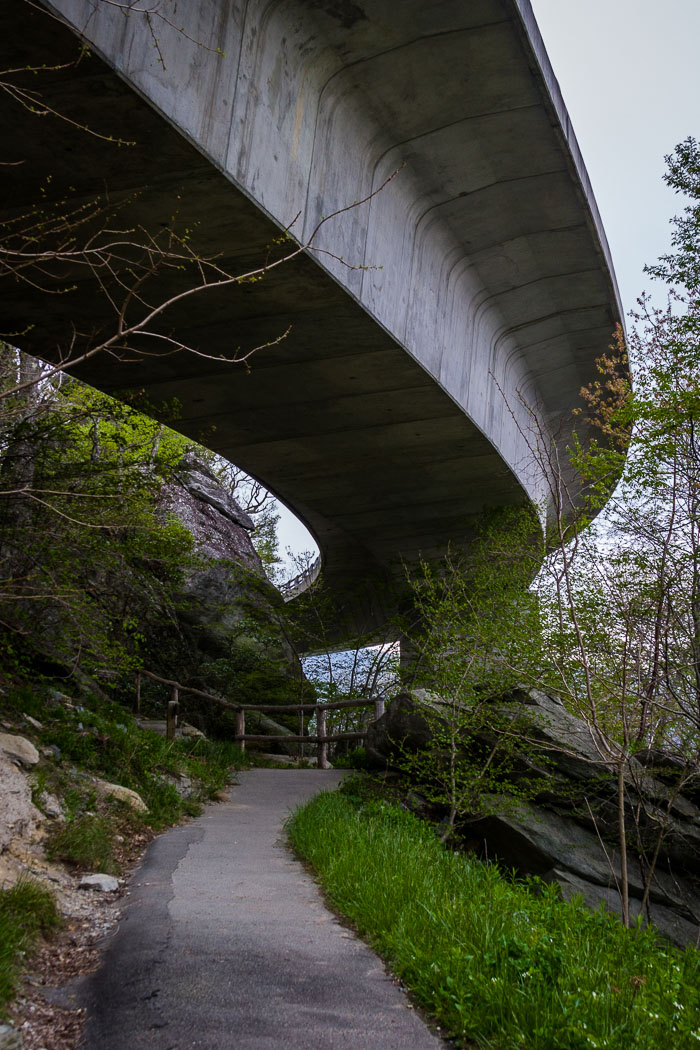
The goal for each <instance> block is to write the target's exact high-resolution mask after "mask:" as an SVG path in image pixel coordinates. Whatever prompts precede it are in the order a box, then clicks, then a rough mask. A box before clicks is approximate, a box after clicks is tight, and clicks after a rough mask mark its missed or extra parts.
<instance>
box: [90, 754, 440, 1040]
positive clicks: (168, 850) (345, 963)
mask: <svg viewBox="0 0 700 1050" xmlns="http://www.w3.org/2000/svg"><path fill="white" fill-rule="evenodd" d="M340 779H341V774H339V773H336V772H335V771H327V772H326V771H321V770H273V769H255V770H250V771H249V772H246V773H243V774H241V776H240V780H241V784H240V787H235V788H234V789H233V792H232V795H231V800H230V802H228V803H224V804H222V805H218V806H210V807H208V808H207V810H206V812H205V814H204V815H203V816H202V817H200V818H199V819H198V820H197V821H195V822H193V823H192V824H189V825H186V826H184V827H180V828H176V829H174V830H173V831H171V832H169V833H168V834H166V835H162V836H161V837H160V838H158V839H156V840H155V842H154V843H153V844H152V845H151V847H150V848H149V850H148V853H147V854H146V859H145V861H144V863H143V865H142V866H141V867H140V868H139V870H138V871H137V873H136V875H135V877H134V879H133V880H132V884H131V897H130V900H129V904H128V906H127V908H126V910H125V914H124V917H123V920H122V922H121V924H120V926H119V929H118V931H117V933H116V934H115V936H114V937H113V939H112V940H111V942H110V944H109V947H108V949H107V951H106V954H105V960H104V963H103V966H102V968H101V969H100V970H99V971H98V973H97V974H95V975H94V977H93V978H92V979H91V981H90V984H89V1005H88V1017H89V1020H88V1031H87V1042H86V1047H87V1050H146V1048H147V1050H185V1048H187V1047H203V1048H206V1050H439V1048H441V1047H442V1045H443V1044H442V1043H441V1041H440V1040H439V1039H438V1038H437V1037H436V1036H434V1035H432V1034H431V1033H430V1032H429V1030H428V1029H427V1027H426V1026H425V1025H424V1023H423V1022H422V1021H421V1019H420V1018H419V1017H418V1016H417V1015H416V1013H415V1011H413V1010H411V1009H410V1008H409V1006H408V1002H407V999H406V997H405V996H404V995H403V993H402V992H401V991H400V989H399V988H398V987H397V986H396V985H395V984H393V983H392V981H391V979H390V978H389V977H388V976H387V974H386V972H385V970H384V968H383V966H382V963H381V961H380V960H379V959H378V958H377V957H376V956H375V955H374V954H373V953H372V952H371V951H370V950H369V949H368V948H367V947H366V946H365V945H364V944H362V943H361V942H360V941H359V940H358V939H357V938H356V937H355V936H354V935H353V934H352V933H350V932H349V931H348V930H346V929H345V928H344V927H343V926H341V925H340V923H338V922H337V921H336V919H335V918H334V917H333V915H332V914H331V913H330V912H329V911H328V910H327V909H326V908H325V906H324V905H323V903H322V901H321V898H320V896H319V893H318V891H317V889H316V887H315V885H314V883H313V881H312V879H311V878H310V877H309V876H308V875H307V874H306V873H305V871H304V869H303V868H302V866H301V865H300V864H299V863H298V862H297V861H296V860H294V858H293V857H292V856H291V855H290V853H289V852H288V851H287V850H286V848H285V847H284V844H283V842H282V841H281V836H282V821H283V820H284V818H285V816H286V814H287V813H288V811H289V810H290V809H293V808H295V807H296V806H297V805H299V804H300V803H301V802H303V801H305V800H306V799H308V798H310V797H311V796H312V795H314V794H316V792H318V791H319V790H323V789H327V788H334V787H336V786H337V784H338V783H339V781H340Z"/></svg>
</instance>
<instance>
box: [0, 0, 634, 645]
mask: <svg viewBox="0 0 700 1050" xmlns="http://www.w3.org/2000/svg"><path fill="white" fill-rule="evenodd" d="M127 6H129V5H127ZM178 6H179V7H180V8H181V11H179V12H178V11H177V8H178ZM141 7H144V8H145V7H148V8H150V9H151V10H152V11H156V13H155V14H151V15H150V16H149V17H148V18H147V17H146V16H144V15H140V14H139V13H138V11H137V10H136V8H141ZM190 7H194V8H196V11H191V10H189V9H190ZM51 10H52V12H53V13H52V14H50V15H49V14H46V13H44V12H42V11H41V10H39V9H37V8H36V7H35V6H33V5H30V4H28V3H25V2H17V3H15V4H12V5H4V6H3V8H2V12H1V13H0V29H1V31H2V36H1V39H0V50H2V56H1V57H0V64H1V68H2V69H3V70H6V69H17V68H22V67H25V66H30V67H39V66H42V65H45V66H46V67H47V68H46V69H44V70H42V71H40V72H39V73H38V74H34V73H32V72H28V73H26V74H25V75H24V79H22V75H21V74H20V75H19V77H18V76H15V78H14V82H15V83H19V84H22V85H24V86H26V87H27V88H29V89H32V90H35V91H37V92H39V94H40V101H39V102H38V104H39V108H41V106H42V105H46V106H50V107H51V109H52V110H55V111H57V112H58V113H59V114H61V118H68V119H67V120H66V119H61V118H59V117H57V116H50V115H49V116H37V115H33V114H31V113H30V112H28V110H27V108H26V107H24V106H23V105H21V104H20V102H19V101H17V100H16V99H12V98H8V97H6V100H5V101H4V102H3V105H2V114H1V119H2V136H3V142H4V144H5V151H4V153H5V156H4V159H5V160H6V161H9V162H13V163H15V162H16V163H15V166H10V167H3V169H2V173H1V180H2V192H1V194H0V219H1V220H2V221H3V222H4V223H5V224H6V225H5V231H6V232H7V231H8V230H11V227H10V226H8V225H7V224H11V223H16V224H17V225H16V228H17V229H20V228H23V227H26V226H27V225H28V223H27V220H26V219H24V218H23V217H24V216H27V215H29V214H30V213H32V211H33V210H35V209H36V208H37V207H39V208H42V209H48V212H47V211H45V212H44V214H45V215H46V214H49V213H50V214H52V215H53V216H55V215H57V214H61V213H63V214H64V215H66V214H68V213H73V214H75V212H76V209H79V208H81V207H83V206H85V205H87V204H88V202H89V201H91V200H93V199H95V198H97V197H99V196H100V195H105V194H106V195H107V196H108V198H109V201H110V202H112V203H113V204H114V205H121V209H120V210H119V211H117V212H116V215H115V217H114V219H110V220H109V224H110V225H111V226H112V227H113V228H114V229H121V230H124V229H131V230H136V229H137V228H138V227H143V228H144V229H146V230H149V231H151V232H152V233H153V234H156V235H162V234H163V231H167V230H168V229H169V228H175V229H177V230H179V231H183V230H185V229H186V228H188V229H190V230H191V231H192V232H191V241H190V242H189V243H190V244H192V245H194V246H195V248H196V251H197V252H198V253H199V254H200V255H201V256H204V257H214V256H216V257H217V261H218V264H219V265H220V266H221V267H222V268H223V269H225V270H226V271H227V272H229V273H232V274H238V273H242V272H246V271H247V270H250V269H252V268H255V267H257V266H259V265H260V264H261V263H262V262H263V261H264V260H265V258H267V257H268V256H267V255H266V247H265V246H266V245H269V244H270V243H271V242H272V240H273V239H274V238H275V237H277V236H278V235H279V232H280V230H281V229H282V228H284V227H285V226H286V225H287V224H288V223H289V222H290V221H291V220H292V219H293V218H294V216H295V215H296V214H297V213H298V212H300V213H301V214H300V216H299V218H298V220H297V223H296V224H295V226H294V232H295V233H296V234H297V236H298V237H299V238H301V239H302V240H304V239H305V238H308V236H309V234H310V231H311V230H312V229H313V227H314V226H315V224H316V223H317V222H318V220H319V219H320V218H321V216H324V215H328V214H329V213H330V212H332V211H333V210H334V209H336V208H339V207H343V206H347V205H351V204H352V203H353V201H356V200H361V199H363V198H365V197H367V196H368V194H372V193H376V195H375V196H373V197H372V199H371V201H370V202H368V203H366V204H363V205H360V206H358V207H357V208H353V209H351V210H350V211H349V212H346V213H344V214H343V215H341V216H339V217H338V218H336V219H334V220H332V221H330V222H328V223H327V224H326V225H325V226H323V228H322V230H321V232H320V234H319V236H318V237H317V238H316V240H315V241H314V245H313V246H312V249H311V250H310V251H308V252H306V253H304V254H302V255H300V256H299V257H298V258H296V259H295V260H294V261H293V262H290V263H288V264H285V265H283V266H281V267H279V268H277V269H275V270H273V271H271V272H270V273H269V274H268V275H267V276H266V277H265V278H264V279H263V280H262V281H259V282H256V283H243V284H240V285H238V284H233V285H227V286H226V287H224V288H219V289H216V288H213V289H210V290H207V291H204V292H201V293H199V294H197V295H196V296H190V297H186V298H184V299H182V300H180V301H179V302H175V303H173V305H172V306H171V307H170V308H168V310H167V311H165V313H164V314H163V315H161V316H159V317H158V318H156V319H154V320H153V322H151V323H150V324H149V325H148V327H147V332H148V334H147V335H143V334H142V335H140V336H138V337H133V338H131V339H130V340H129V346H130V350H129V352H121V353H120V352H118V349H117V352H115V353H112V354H107V353H101V354H98V355H96V356H94V357H92V358H91V359H90V360H88V361H86V362H85V363H84V364H82V365H80V366H79V367H78V368H76V369H75V374H76V375H78V376H79V378H81V379H83V380H85V381H87V382H88V383H91V384H93V385H94V386H96V387H99V388H100V389H102V390H105V391H107V392H112V393H119V392H120V391H123V390H128V389H132V390H133V389H139V390H144V391H145V392H146V394H147V397H148V399H149V401H150V402H151V404H152V405H153V406H154V407H155V411H156V412H158V411H160V407H159V406H161V405H163V404H165V403H168V402H171V401H172V399H177V401H178V402H179V405H180V410H179V411H180V416H179V419H178V420H177V421H176V422H175V424H174V425H175V426H176V427H177V428H178V429H180V430H181V431H182V432H184V433H186V434H188V435H190V436H192V437H193V438H196V439H198V440H202V441H203V442H204V443H205V444H207V445H208V446H209V447H210V448H212V449H214V450H215V451H217V452H219V453H221V454H222V455H224V456H226V457H227V458H228V459H230V460H232V461H234V462H235V463H237V464H239V465H240V466H241V467H243V468H244V469H245V470H246V471H248V472H249V473H250V474H252V475H254V476H255V477H257V478H259V479H260V480H261V481H262V482H263V483H264V484H265V485H266V486H267V487H268V488H270V489H271V490H272V491H273V492H275V493H276V494H277V495H278V496H279V497H280V498H281V499H282V500H283V501H284V502H285V503H286V504H287V505H288V506H289V507H290V508H291V509H292V510H294V512H295V513H297V514H298V515H299V516H300V517H301V518H302V519H303V520H304V522H305V523H306V524H307V526H308V527H309V528H310V530H311V531H312V532H313V534H314V535H315V537H316V539H317V541H318V543H319V546H320V549H321V552H322V557H323V564H324V579H325V581H326V585H327V586H328V587H329V588H330V589H331V591H332V592H334V593H336V594H337V595H342V594H343V593H347V592H348V591H349V590H350V589H352V592H353V594H357V593H358V589H359V592H361V595H362V597H361V599H360V600H359V601H358V602H356V603H355V604H354V605H353V610H354V611H353V612H352V614H349V621H350V622H345V623H344V624H339V627H338V641H339V642H340V641H342V640H343V638H344V637H349V636H350V635H351V634H352V633H354V632H356V631H364V630H367V629H369V630H373V631H375V632H376V634H377V636H380V635H381V634H382V632H383V631H384V627H383V626H382V625H383V623H384V621H385V617H386V615H387V614H388V613H391V612H392V611H393V609H394V608H395V607H396V604H397V603H398V602H400V600H401V590H402V587H401V585H399V586H398V590H397V593H395V594H394V596H393V597H392V598H391V599H390V600H389V599H387V598H386V597H385V596H384V592H383V587H384V585H385V584H386V582H387V581H389V580H391V579H393V580H394V581H396V579H400V576H401V573H400V569H399V568H397V567H398V566H400V562H401V559H407V560H409V561H410V560H412V559H415V558H416V557H417V556H418V555H421V554H422V555H423V556H425V557H428V558H430V557H434V556H437V555H439V554H440V553H441V552H443V551H444V550H445V549H446V547H447V546H448V545H449V544H456V545H459V544H461V543H464V542H468V537H469V531H470V521H472V520H473V516H474V515H475V514H477V513H478V512H479V511H481V510H482V509H483V508H484V507H488V506H496V505H504V504H519V503H524V502H526V501H528V500H540V499H542V498H543V496H544V494H545V490H544V487H543V484H542V479H541V477H539V476H538V473H537V470H536V468H535V467H533V464H532V463H531V462H530V461H529V459H528V456H527V451H526V447H525V443H524V442H523V440H522V429H523V428H524V427H527V423H528V414H529V412H530V411H536V412H537V413H538V419H539V420H540V424H541V425H542V426H543V427H544V428H545V429H546V430H548V431H549V432H550V433H551V434H552V435H553V436H554V439H555V440H556V441H559V442H560V443H565V442H566V440H567V436H568V434H569V433H570V412H571V409H572V408H573V407H574V405H575V403H576V400H577V397H578V392H579V390H580V387H581V386H582V384H584V383H586V382H588V381H590V380H591V379H592V378H593V377H594V375H595V366H594V361H595V358H596V357H597V356H599V355H600V354H601V353H602V352H604V351H605V349H606V348H607V346H608V344H609V342H610V338H611V334H612V332H613V329H614V326H615V324H616V322H617V321H618V320H619V319H620V316H621V314H620V307H619V302H618V298H617V293H616V289H615V282H614V277H613V274H612V269H611V266H610V262H609V258H608V254H607V247H606V244H605V239H604V235H603V233H602V230H601V227H600V223H599V219H598V217H597V212H596V209H595V204H594V202H593V198H592V195H591V193H590V190H589V187H588V184H587V180H586V176H585V171H584V169H583V165H582V163H581V161H580V157H579V155H578V150H577V147H576V144H575V140H574V139H573V136H572V133H571V131H570V128H569V126H568V121H567V118H566V113H565V110H564V108H563V105H562V103H561V99H560V97H559V94H558V88H557V86H556V82H555V81H554V78H553V76H552V74H551V70H550V69H549V66H548V63H547V60H546V56H545V55H544V51H543V49H542V46H541V41H540V39H539V36H538V33H537V30H536V26H535V24H534V20H533V19H532V14H531V12H530V10H529V5H528V4H527V3H526V2H525V0H518V2H516V0H474V2H471V3H469V4H465V3H463V2H458V0H445V2H441V3H437V4H425V3H424V2H422V3H414V2H413V0H407V2H405V3H402V4H396V3H395V0H394V2H390V0H367V2H364V3H362V2H360V3H358V4H355V3H351V2H349V0H307V2H303V0H296V2H293V0H286V2H272V3H269V2H268V3H266V2H263V0H259V2H253V0H248V2H247V3H244V2H242V0H241V2H240V3H236V2H233V0H203V2H201V3H198V4H196V5H182V4H180V5H178V4H177V3H166V2H165V0H164V2H163V3H161V4H155V5H153V4H148V5H145V4H143V5H142V4H138V5H136V7H135V8H134V10H133V11H132V13H131V15H130V16H129V17H125V12H124V10H123V9H120V8H118V7H113V6H109V5H105V4H104V3H102V2H101V0H97V3H93V2H87V0H64V2H60V3H59V2H56V3H55V4H54V5H53V6H52V8H51ZM57 13H58V14H59V15H60V17H59V19H58V20H57V19H56V17H54V15H56V14H57ZM161 15H165V16H167V17H166V18H165V19H163V18H161ZM63 18H65V19H66V20H67V21H68V22H69V23H70V24H71V26H72V28H69V27H67V26H66V25H65V24H64V23H63ZM183 22H184V32H183V31H182V29H181V27H182V26H183ZM76 31H78V33H82V34H83V35H84V37H85V38H86V39H87V40H89V41H90V42H91V51H92V53H91V55H90V56H89V57H88V56H84V57H83V58H82V59H81V60H80V61H79V62H76V61H75V60H76V55H77V47H78V45H77V38H76ZM220 52H223V54H221V53H220ZM57 67H62V68H57ZM86 128H89V129H91V131H96V132H99V133H101V134H102V135H105V136H107V137H108V138H109V141H107V140H105V139H103V138H99V137H96V136H95V135H94V134H91V133H90V132H88V131H87V130H86ZM119 139H122V140H125V141H126V142H129V143H133V144H131V145H121V146H119V145H117V144H115V140H119ZM397 169H400V170H399V171H398V174H397V175H396V176H395V178H393V179H392V180H391V181H390V183H389V184H388V185H387V186H386V187H385V188H384V189H379V187H380V186H381V185H382V184H383V183H384V181H385V179H386V178H387V177H388V176H389V175H390V174H391V172H393V171H394V170H397ZM377 191H378V192H377ZM52 202H54V203H53V204H52ZM55 202H58V204H57V205H56V203H55ZM52 208H53V211H52V210H51V209H52ZM35 214H36V215H38V213H36V212H35ZM99 226H100V223H99V222H97V221H93V222H92V225H90V224H89V223H88V224H86V226H85V229H86V230H92V231H93V232H95V233H96V235H98V236H104V231H102V232H99V230H98V227H99ZM82 233H83V231H82V230H81V229H80V228H79V229H78V230H77V231H76V236H77V237H78V238H80V237H81V236H82ZM139 236H140V235H137V234H132V235H131V239H132V240H138V237H139ZM115 239H118V237H116V238H115ZM58 240H60V236H59V235H56V238H55V241H56V243H57V242H58ZM314 249H316V250H314ZM280 250H284V249H279V248H273V249H272V256H270V257H272V258H276V257H277V256H276V254H275V253H278V252H279V251H280ZM320 250H323V251H325V252H328V253H330V254H322V253H321V251H320ZM131 251H132V249H129V250H127V251H126V252H125V255H126V256H127V257H129V253H130V252H131ZM341 256H342V259H343V261H342V262H341V261H340V257H341ZM142 258H143V257H142V256H141V259H142ZM346 263H350V264H353V265H355V266H357V267H358V268H356V269H349V268H348V267H347V265H346ZM44 270H45V273H44V275H43V276H42V278H41V280H38V281H37V280H32V281H25V280H22V279H21V276H20V278H17V277H15V278H13V277H11V276H10V277H8V276H5V277H4V279H3V281H2V282H0V296H1V303H2V306H1V309H2V318H3V320H2V329H3V332H4V333H5V337H6V338H7V337H11V338H12V341H13V342H15V343H16V344H17V345H20V346H21V347H22V349H24V350H26V351H28V352H29V353H32V354H35V355H37V356H40V357H43V358H46V359H48V360H54V361H55V360H59V359H63V357H64V356H65V355H66V354H71V353H83V352H84V351H85V350H89V349H90V348H91V347H94V346H97V345H98V344H99V343H100V342H101V341H103V340H104V339H106V338H108V337H109V336H111V335H113V334H114V332H115V331H116V327H115V325H116V319H117V316H118V315H119V313H120V311H121V310H122V308H124V314H123V316H126V318H127V321H129V322H132V323H133V321H134V320H137V319H138V318H139V317H141V316H142V314H143V313H144V312H145V311H146V307H144V306H143V304H142V303H141V302H139V300H138V298H131V299H130V300H129V302H128V304H126V296H125V294H124V292H123V290H122V291H120V286H119V280H121V281H122V284H123V283H124V282H126V283H128V278H127V277H126V276H125V269H124V266H120V265H116V266H115V271H116V272H115V273H113V274H109V273H107V272H106V271H103V272H102V274H100V273H99V272H98V273H95V272H94V271H93V270H91V269H89V268H88V267H86V266H84V265H75V266H72V267H71V266H67V267H65V266H64V267H63V268H61V266H59V265H58V264H54V263H53V262H52V261H51V260H47V261H46V263H45V266H44ZM100 277H102V281H100V279H99V278H100ZM191 280H192V271H191V269H190V270H186V271H185V272H183V271H182V270H180V269H178V268H175V267H170V266H164V267H163V266H162V267H161V269H160V270H159V272H158V273H157V274H155V275H154V276H153V277H152V278H150V279H149V280H148V281H147V282H146V283H145V284H144V285H143V287H142V288H141V289H140V291H141V292H142V293H143V295H144V296H145V298H146V299H147V300H148V302H150V303H154V302H159V301H161V300H163V299H164V298H168V297H172V296H173V295H176V294H177V293H181V292H183V291H185V290H186V288H187V287H188V286H189V285H188V282H190V281H191ZM59 292H60V294H57V293H59ZM287 330H289V331H288V335H287V336H286V338H284V339H283V340H282V341H281V342H278V343H274V341H275V340H276V339H277V338H278V337H279V336H280V335H281V334H282V333H284V332H287ZM13 333H14V334H13ZM163 336H174V338H175V339H176V340H177V341H180V342H182V343H183V344H186V345H187V346H188V347H189V348H190V349H189V350H181V351H179V352H172V348H171V347H166V349H165V350H163V341H162V338H161V337H163ZM267 342H272V343H273V345H270V346H267V347H266V348H264V349H261V350H259V351H258V352H257V353H256V354H254V355H253V357H252V358H250V360H249V361H248V364H247V366H244V365H242V364H231V363H227V362H226V361H224V360H222V358H226V357H230V356H231V355H232V354H233V352H234V351H235V350H236V348H238V347H240V348H241V351H243V352H245V351H247V350H248V349H250V348H252V347H254V346H257V345H259V344H263V343H267ZM114 346H115V348H118V346H119V341H118V340H117V341H116V343H115V344H114ZM193 351H194V352H193ZM203 355H204V356H203Z"/></svg>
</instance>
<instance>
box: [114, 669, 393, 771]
mask: <svg viewBox="0 0 700 1050" xmlns="http://www.w3.org/2000/svg"><path fill="white" fill-rule="evenodd" d="M142 678H150V679H151V680H152V681H154V682H160V683H161V685H166V686H168V687H169V689H170V699H169V701H168V706H167V721H166V729H165V735H166V737H167V738H168V740H174V739H175V733H176V730H177V724H178V718H179V714H180V696H181V694H182V693H191V694H192V695H193V696H198V697H200V699H202V700H209V701H211V702H212V703H215V704H218V705H219V706H220V707H224V708H227V709H228V710H230V711H233V712H234V716H235V720H236V721H235V731H234V738H235V741H236V743H237V744H240V746H241V748H243V749H245V745H246V743H251V744H252V743H256V744H260V743H267V744H272V743H284V744H301V745H303V744H315V745H316V746H317V748H318V768H319V769H328V768H329V762H328V745H329V744H334V743H336V742H337V741H339V740H364V738H365V736H366V735H367V734H366V732H365V731H363V732H346V733H331V734H329V733H328V732H327V731H326V714H327V712H328V711H339V710H342V709H344V708H349V707H373V708H374V717H375V718H381V716H382V715H383V714H384V700H383V699H381V698H379V697H374V698H369V699H366V700H336V701H335V702H332V703H329V704H318V703H315V704H236V703H232V702H231V701H230V700H223V699H222V698H221V697H220V696H213V695H212V694H211V693H205V692H204V691H203V690H201V689H194V688H192V687H191V686H187V685H181V684H180V682H171V681H170V679H168V678H161V677H160V676H159V675H157V674H153V673H152V672H151V671H144V670H141V671H137V672H136V675H135V693H134V705H133V711H134V714H136V715H138V714H140V713H141V679H142ZM246 711H261V712H265V713H269V714H289V713H290V712H296V713H297V714H298V715H299V716H300V718H301V719H303V715H304V712H307V711H313V712H315V714H316V734H315V735H313V736H309V735H307V734H303V733H301V734H299V735H298V736H295V735H293V734H284V735H281V734H280V735H274V734H272V735H268V734H257V735H252V734H250V733H246V731H245V713H246ZM302 725H303V721H302Z"/></svg>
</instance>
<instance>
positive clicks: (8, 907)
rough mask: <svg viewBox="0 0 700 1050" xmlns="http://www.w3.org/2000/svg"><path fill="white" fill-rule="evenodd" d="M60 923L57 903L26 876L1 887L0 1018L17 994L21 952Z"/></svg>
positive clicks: (30, 947) (44, 889)
mask: <svg viewBox="0 0 700 1050" xmlns="http://www.w3.org/2000/svg"><path fill="white" fill-rule="evenodd" d="M59 924H60V917H59V914H58V910H57V908H56V902H55V900H54V898H53V896H52V895H51V893H50V892H49V890H47V889H46V888H45V887H44V886H40V885H39V884H38V883H36V882H34V881H32V880H31V879H27V878H25V879H20V881H19V882H17V883H16V885H15V886H13V887H11V888H10V889H0V1018H1V1017H5V1016H6V1010H7V1006H8V1005H9V1003H10V1001H11V1000H12V998H13V997H14V995H15V993H16V989H17V980H18V977H19V973H20V969H21V962H22V958H23V956H24V954H25V953H26V952H27V951H30V950H31V949H32V947H33V946H34V945H35V944H36V941H37V939H38V938H39V937H40V936H43V935H48V934H49V933H51V932H52V931H53V930H55V929H56V928H57V927H58V926H59Z"/></svg>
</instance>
